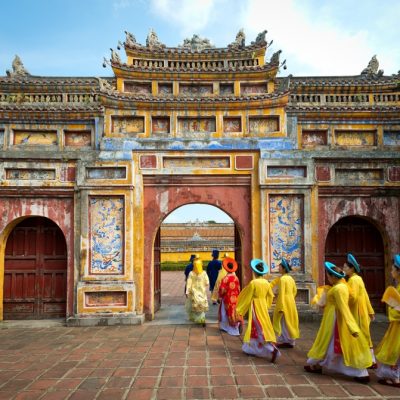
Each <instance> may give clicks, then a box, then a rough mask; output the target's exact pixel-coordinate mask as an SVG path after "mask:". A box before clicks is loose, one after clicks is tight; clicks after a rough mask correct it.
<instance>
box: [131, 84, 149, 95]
mask: <svg viewBox="0 0 400 400" xmlns="http://www.w3.org/2000/svg"><path fill="white" fill-rule="evenodd" d="M124 92H127V93H133V94H145V95H151V82H132V81H125V82H124Z"/></svg>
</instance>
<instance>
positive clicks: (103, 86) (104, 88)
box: [97, 77, 118, 94]
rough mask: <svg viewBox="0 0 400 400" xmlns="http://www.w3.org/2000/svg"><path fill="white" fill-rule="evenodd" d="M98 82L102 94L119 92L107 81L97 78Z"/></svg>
mask: <svg viewBox="0 0 400 400" xmlns="http://www.w3.org/2000/svg"><path fill="white" fill-rule="evenodd" d="M97 80H98V81H99V89H100V92H106V93H108V94H112V93H116V92H118V91H117V89H116V88H115V87H114V86H112V85H111V84H110V82H108V81H107V80H106V79H104V78H100V77H97Z"/></svg>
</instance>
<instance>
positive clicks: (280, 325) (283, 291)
mask: <svg viewBox="0 0 400 400" xmlns="http://www.w3.org/2000/svg"><path fill="white" fill-rule="evenodd" d="M291 270H292V267H291V266H290V265H289V263H288V262H287V260H285V259H284V258H283V259H282V260H281V263H280V264H279V273H280V274H281V276H280V277H279V278H276V279H274V280H273V281H272V282H271V287H272V291H273V292H274V293H275V292H276V293H277V294H278V297H277V299H276V303H275V309H274V315H273V327H274V331H275V334H276V336H277V341H278V343H277V347H279V348H292V347H294V344H295V341H296V339H298V338H299V337H300V330H299V316H298V313H297V307H296V294H297V287H296V282H295V281H294V279H293V278H292V277H291V276H290V275H289V272H290V271H291Z"/></svg>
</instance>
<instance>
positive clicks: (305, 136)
mask: <svg viewBox="0 0 400 400" xmlns="http://www.w3.org/2000/svg"><path fill="white" fill-rule="evenodd" d="M301 142H302V146H303V147H315V146H326V145H327V144H328V131H327V130H306V129H303V131H302V137H301Z"/></svg>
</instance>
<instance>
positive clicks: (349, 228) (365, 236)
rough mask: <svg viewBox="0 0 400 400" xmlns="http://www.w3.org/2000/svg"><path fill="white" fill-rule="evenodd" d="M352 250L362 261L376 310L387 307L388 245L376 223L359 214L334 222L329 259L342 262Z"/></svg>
mask: <svg viewBox="0 0 400 400" xmlns="http://www.w3.org/2000/svg"><path fill="white" fill-rule="evenodd" d="M349 252H350V253H352V254H353V255H354V256H355V257H356V259H357V261H358V262H359V263H360V264H361V267H362V277H363V279H364V282H365V286H366V288H367V292H368V295H369V297H370V300H371V303H372V306H373V307H374V309H375V311H384V309H385V307H384V305H383V303H381V301H380V299H381V297H382V294H383V292H384V289H385V261H384V248H383V240H382V237H381V234H380V233H379V231H378V230H377V229H376V228H375V226H373V225H372V224H371V223H370V222H368V221H367V220H365V219H363V218H358V217H345V218H342V219H341V220H339V221H338V222H337V223H336V224H335V225H333V226H332V228H331V229H330V230H329V234H328V237H327V240H326V244H325V259H326V260H327V261H331V262H333V263H334V264H336V265H338V266H342V265H343V263H344V262H345V260H346V255H347V253H349Z"/></svg>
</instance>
